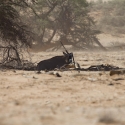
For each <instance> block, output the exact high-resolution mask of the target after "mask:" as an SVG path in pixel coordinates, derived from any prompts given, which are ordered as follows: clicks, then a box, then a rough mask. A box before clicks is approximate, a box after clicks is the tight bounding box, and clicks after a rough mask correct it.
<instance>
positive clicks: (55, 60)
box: [37, 55, 70, 71]
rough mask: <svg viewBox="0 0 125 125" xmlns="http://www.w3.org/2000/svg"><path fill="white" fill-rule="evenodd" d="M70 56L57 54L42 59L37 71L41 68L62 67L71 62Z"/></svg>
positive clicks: (52, 68)
mask: <svg viewBox="0 0 125 125" xmlns="http://www.w3.org/2000/svg"><path fill="white" fill-rule="evenodd" d="M69 63H70V61H69V57H67V56H65V55H64V56H55V57H52V58H50V59H47V60H43V61H40V62H39V63H38V65H37V71H41V70H54V69H55V68H61V67H62V66H63V65H65V64H69Z"/></svg>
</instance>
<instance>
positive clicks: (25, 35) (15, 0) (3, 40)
mask: <svg viewBox="0 0 125 125" xmlns="http://www.w3.org/2000/svg"><path fill="white" fill-rule="evenodd" d="M34 2H35V1H34V0H30V2H28V1H27V0H0V51H1V53H3V60H2V62H1V63H2V64H3V63H8V62H11V61H13V60H15V61H16V62H18V65H21V59H20V53H19V51H20V49H22V48H25V47H29V46H30V45H31V40H32V37H31V34H32V33H31V32H30V30H29V29H28V27H27V25H25V23H24V22H23V20H22V19H21V16H20V13H21V9H25V8H29V9H32V7H31V6H30V5H31V4H33V3H34ZM32 10H33V9H32ZM34 12H35V11H34Z"/></svg>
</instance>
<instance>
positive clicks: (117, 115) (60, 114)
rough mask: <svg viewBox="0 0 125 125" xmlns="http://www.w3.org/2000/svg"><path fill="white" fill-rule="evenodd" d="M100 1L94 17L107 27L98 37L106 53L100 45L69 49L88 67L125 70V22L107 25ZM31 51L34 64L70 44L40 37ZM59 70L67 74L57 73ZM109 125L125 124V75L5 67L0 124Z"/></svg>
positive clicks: (0, 72)
mask: <svg viewBox="0 0 125 125" xmlns="http://www.w3.org/2000/svg"><path fill="white" fill-rule="evenodd" d="M88 1H89V2H91V1H96V0H88ZM104 1H106V0H104ZM97 4H98V5H100V4H99V3H97ZM97 4H96V3H95V5H94V6H93V7H92V8H90V10H91V11H90V15H92V16H93V17H94V18H95V21H97V25H96V28H97V29H101V31H102V32H101V34H99V35H98V36H97V37H98V39H99V42H100V43H101V44H102V45H103V46H104V47H105V48H106V51H103V50H101V49H100V48H98V47H97V45H95V48H96V47H97V49H91V48H84V49H79V48H75V47H74V46H73V45H65V47H66V48H67V50H68V51H69V52H73V53H74V58H75V61H77V62H78V63H79V64H80V66H81V67H82V68H87V67H89V66H91V65H101V64H109V65H113V66H118V67H120V68H125V32H124V29H121V25H120V24H119V27H118V26H117V27H114V26H112V25H111V24H110V21H108V25H106V24H105V21H104V20H105V19H107V18H103V10H100V7H99V6H97V8H96V5H97ZM104 9H105V8H104ZM106 9H107V8H106ZM109 10H110V6H109ZM108 14H109V13H106V15H108ZM108 19H109V18H108ZM121 20H122V19H121ZM103 21H104V22H103ZM100 22H101V23H100ZM123 24H124V23H123ZM114 25H115V24H114ZM109 26H110V27H109ZM29 51H30V56H31V57H32V62H34V63H36V64H37V63H38V62H39V61H41V60H44V59H48V58H51V57H53V56H58V55H62V51H64V48H63V47H61V46H60V43H57V45H56V47H55V44H49V45H45V46H41V45H36V41H34V48H32V49H30V50H29ZM56 72H58V73H59V74H60V75H61V76H62V77H57V76H56V75H54V73H56ZM107 124H109V125H124V124H125V74H124V73H123V74H120V75H118V74H116V75H113V76H110V72H109V71H81V72H80V73H79V72H78V71H72V70H69V71H63V72H61V71H51V72H44V71H41V74H37V73H36V71H24V70H14V69H11V70H8V69H2V68H0V125H107Z"/></svg>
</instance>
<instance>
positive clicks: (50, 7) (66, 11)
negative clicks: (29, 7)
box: [34, 0, 104, 49]
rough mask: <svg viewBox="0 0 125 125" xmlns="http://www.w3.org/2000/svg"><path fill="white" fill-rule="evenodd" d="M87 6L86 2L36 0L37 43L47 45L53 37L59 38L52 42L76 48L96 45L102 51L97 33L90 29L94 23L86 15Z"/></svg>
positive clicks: (84, 0)
mask: <svg viewBox="0 0 125 125" xmlns="http://www.w3.org/2000/svg"><path fill="white" fill-rule="evenodd" d="M88 5H89V4H88V3H87V2H86V0H38V4H36V10H37V14H38V17H39V18H37V24H39V25H38V26H36V32H37V33H38V35H37V38H38V37H39V41H40V42H42V43H44V42H45V43H46V44H49V43H51V42H52V40H53V38H54V36H59V39H57V41H54V42H56V43H57V42H58V41H62V42H63V43H64V44H72V45H73V46H77V47H78V46H79V47H83V46H89V45H93V43H96V44H98V45H99V46H100V47H101V48H103V49H104V47H103V46H102V45H101V44H100V42H99V41H98V39H97V38H96V35H97V34H98V33H99V31H96V30H93V29H92V27H93V25H94V24H95V23H94V21H93V19H92V18H91V17H90V16H89V14H88V9H87V7H88ZM34 25H35V24H34ZM48 34H50V35H48Z"/></svg>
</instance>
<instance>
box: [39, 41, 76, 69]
mask: <svg viewBox="0 0 125 125" xmlns="http://www.w3.org/2000/svg"><path fill="white" fill-rule="evenodd" d="M61 44H62V43H61ZM62 46H63V47H64V45H63V44H62ZM64 49H65V52H63V55H62V56H55V57H52V58H50V59H47V60H43V61H40V62H39V63H38V65H37V71H41V70H54V69H56V68H58V69H60V68H61V67H63V66H64V65H67V64H71V63H72V64H74V65H75V61H74V56H73V53H69V52H68V51H67V50H66V48H65V47H64Z"/></svg>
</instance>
